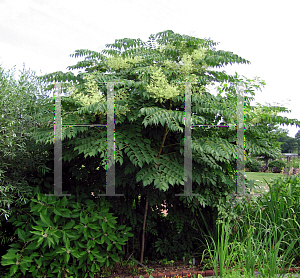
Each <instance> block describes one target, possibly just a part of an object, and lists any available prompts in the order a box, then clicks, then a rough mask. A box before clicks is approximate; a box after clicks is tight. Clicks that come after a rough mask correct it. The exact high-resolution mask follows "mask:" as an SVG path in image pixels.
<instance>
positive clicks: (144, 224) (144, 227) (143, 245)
mask: <svg viewBox="0 0 300 278" xmlns="http://www.w3.org/2000/svg"><path fill="white" fill-rule="evenodd" d="M147 212H148V196H147V198H146V206H145V214H144V223H143V235H142V251H141V263H143V260H144V248H145V229H146V218H147Z"/></svg>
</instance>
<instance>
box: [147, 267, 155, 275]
mask: <svg viewBox="0 0 300 278" xmlns="http://www.w3.org/2000/svg"><path fill="white" fill-rule="evenodd" d="M145 271H146V273H147V274H152V273H153V272H154V269H153V268H152V269H147V268H145Z"/></svg>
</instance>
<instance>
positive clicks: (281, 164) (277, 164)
mask: <svg viewBox="0 0 300 278" xmlns="http://www.w3.org/2000/svg"><path fill="white" fill-rule="evenodd" d="M268 166H269V168H273V167H278V168H280V171H281V170H282V168H283V167H286V164H285V163H284V162H283V161H281V160H273V161H271V162H270V163H269V165H268ZM280 171H279V172H280ZM273 173H274V172H273Z"/></svg>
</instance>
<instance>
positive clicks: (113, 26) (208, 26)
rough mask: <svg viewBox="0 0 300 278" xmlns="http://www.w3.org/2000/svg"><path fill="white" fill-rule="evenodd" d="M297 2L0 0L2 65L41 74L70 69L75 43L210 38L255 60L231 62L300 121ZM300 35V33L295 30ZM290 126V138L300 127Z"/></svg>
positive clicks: (96, 46) (96, 45)
mask: <svg viewBox="0 0 300 278" xmlns="http://www.w3.org/2000/svg"><path fill="white" fill-rule="evenodd" d="M299 23H300V16H299V1H297V0H294V1H292V0H287V1H284V2H283V1H263V0H259V1H258V0H252V1H247V2H246V1H237V0H236V1H235V0H226V1H224V0H219V1H216V0H210V1H200V0H184V1H178V0H169V1H167V0H98V1H91V0H85V1H76V0H72V1H69V0H59V1H58V0H51V1H49V0H47V1H46V0H20V1H19V0H0V50H1V51H0V64H1V63H2V66H3V67H4V68H6V69H10V68H12V67H13V66H14V65H16V67H17V69H21V68H22V67H23V63H25V66H26V68H27V69H28V68H30V69H32V70H35V71H36V72H37V74H40V73H42V74H45V73H51V72H54V71H59V70H61V71H66V68H67V66H70V65H74V64H76V62H77V59H74V58H71V57H69V55H70V54H72V53H74V51H75V50H77V49H89V50H95V51H101V50H102V49H103V48H104V46H105V44H107V43H113V42H114V40H115V39H123V38H141V39H142V40H144V41H146V40H147V39H148V37H149V35H150V34H155V33H157V32H161V31H165V30H173V31H174V32H176V33H180V34H187V35H193V36H196V37H199V38H210V39H212V40H214V41H215V42H220V44H219V45H218V47H217V48H218V49H222V50H226V51H232V52H233V53H234V54H237V55H239V56H241V57H242V58H245V59H247V60H249V61H250V62H251V64H250V65H234V66H227V67H225V68H224V69H225V70H226V71H227V72H228V73H230V74H233V73H234V72H235V71H237V72H238V73H239V74H240V75H245V76H246V77H248V78H253V77H255V76H258V77H260V78H261V79H263V80H265V81H266V83H267V85H266V86H265V88H264V89H263V92H259V91H257V93H256V96H255V102H253V105H254V104H255V103H256V102H259V103H261V104H265V103H270V104H274V105H275V104H276V103H281V104H284V106H285V107H287V108H288V109H290V110H292V113H281V114H280V115H281V116H286V117H288V118H293V119H294V118H295V119H300V112H299V109H298V107H297V106H298V104H299V99H300V97H299V96H300V90H299V85H297V84H298V82H297V81H298V80H299V68H298V67H297V66H298V65H299V63H300V55H299V54H298V51H299V42H300V40H299V26H300V24H299ZM297 34H298V35H297ZM280 127H281V128H284V129H289V136H291V137H294V136H295V134H296V133H297V131H298V128H296V127H295V126H293V127H291V126H280Z"/></svg>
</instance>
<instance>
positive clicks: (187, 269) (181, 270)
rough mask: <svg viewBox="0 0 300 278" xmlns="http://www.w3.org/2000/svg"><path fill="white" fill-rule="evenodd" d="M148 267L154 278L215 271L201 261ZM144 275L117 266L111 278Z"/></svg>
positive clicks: (138, 269)
mask: <svg viewBox="0 0 300 278" xmlns="http://www.w3.org/2000/svg"><path fill="white" fill-rule="evenodd" d="M144 265H146V266H147V267H149V268H150V269H154V271H153V272H152V273H151V275H152V276H153V277H154V278H161V277H165V276H166V277H167V278H171V277H175V275H177V277H178V276H181V277H183V276H187V274H189V277H190V276H191V274H196V276H197V275H198V274H201V275H202V276H203V277H207V276H213V275H214V274H213V270H211V269H208V268H204V263H202V262H201V260H200V259H197V258H196V259H195V266H194V267H193V266H192V265H187V264H185V263H183V261H182V260H178V261H175V262H174V263H173V265H161V264H160V263H144ZM293 265H294V266H295V267H296V268H291V269H290V271H289V272H300V262H299V263H296V262H294V264H293ZM140 275H142V276H143V277H144V278H146V277H149V275H147V272H146V271H145V269H144V268H143V267H139V266H136V265H134V267H129V266H128V265H127V266H124V267H121V266H118V265H116V266H115V268H114V269H113V270H112V272H111V275H110V276H109V277H111V278H117V277H119V278H132V277H134V278H138V277H140ZM95 278H100V276H95Z"/></svg>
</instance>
